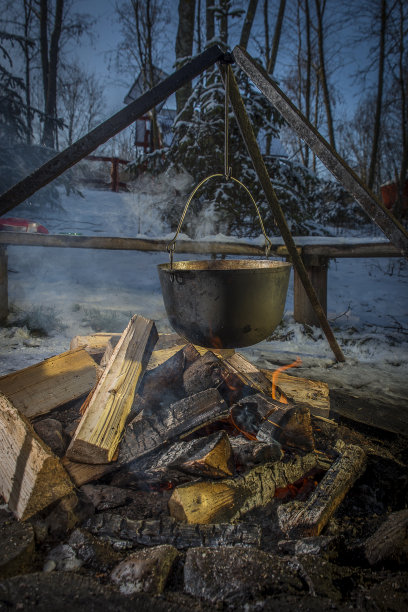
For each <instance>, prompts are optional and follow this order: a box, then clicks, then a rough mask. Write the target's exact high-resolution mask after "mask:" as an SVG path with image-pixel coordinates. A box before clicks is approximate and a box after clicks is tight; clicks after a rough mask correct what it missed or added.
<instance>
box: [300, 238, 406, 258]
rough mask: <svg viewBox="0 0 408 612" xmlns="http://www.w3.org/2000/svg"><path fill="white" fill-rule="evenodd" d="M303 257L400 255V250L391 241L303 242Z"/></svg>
mask: <svg viewBox="0 0 408 612" xmlns="http://www.w3.org/2000/svg"><path fill="white" fill-rule="evenodd" d="M302 255H303V257H327V258H328V259H336V258H342V257H401V250H400V249H399V248H398V247H396V246H394V245H393V244H391V242H371V243H370V242H366V243H364V242H361V243H359V244H347V243H346V242H344V243H343V244H305V245H304V246H303V248H302Z"/></svg>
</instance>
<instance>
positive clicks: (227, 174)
mask: <svg viewBox="0 0 408 612" xmlns="http://www.w3.org/2000/svg"><path fill="white" fill-rule="evenodd" d="M230 70H231V67H230V66H227V70H226V71H225V101H224V174H220V173H218V172H217V173H215V174H211V175H210V176H207V177H206V178H205V179H203V180H202V181H201V182H200V183H199V184H198V185H197V186H196V187H195V188H194V189H193V191H192V192H191V194H190V196H189V198H188V200H187V202H186V205H185V206H184V210H183V212H182V215H181V217H180V221H179V223H178V226H177V230H176V233H175V234H174V236H173V239H172V240H171V242H169V244H168V245H167V251H168V253H169V256H170V270H173V260H174V252H175V250H176V240H177V236H178V235H179V233H180V230H181V226H182V225H183V222H184V218H185V216H186V214H187V210H188V207H189V206H190V203H191V200H192V199H193V197H194V196H195V194H196V192H197V191H198V190H199V189H200V187H201V186H202V185H204V183H206V182H207V181H209V180H210V179H212V178H215V177H224V179H225V180H227V181H233V182H234V183H237V184H238V185H240V186H241V187H243V188H244V189H245V191H246V192H247V194H248V195H249V197H250V199H251V201H252V203H253V205H254V206H255V210H256V212H257V215H258V219H259V224H260V226H261V230H262V233H263V235H264V238H265V256H266V257H268V256H269V252H270V250H271V247H272V242H271V241H270V240H269V238H268V236H267V235H266V232H265V227H264V224H263V221H262V217H261V213H260V211H259V208H258V205H257V203H256V201H255V199H254V197H253V196H252V194H251V192H250V191H249V190H248V188H247V187H245V185H244V184H243V183H241V181H239V180H238V179H236V178H235V177H233V176H232V168H231V167H230V165H229V144H228V141H229V116H228V110H229V71H230Z"/></svg>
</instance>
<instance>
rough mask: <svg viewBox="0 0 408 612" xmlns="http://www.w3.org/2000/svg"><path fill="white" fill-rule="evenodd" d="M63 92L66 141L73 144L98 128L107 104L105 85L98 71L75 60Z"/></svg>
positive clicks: (67, 71)
mask: <svg viewBox="0 0 408 612" xmlns="http://www.w3.org/2000/svg"><path fill="white" fill-rule="evenodd" d="M59 91H60V108H61V113H62V114H63V120H64V124H65V126H66V141H67V145H71V144H72V143H73V142H74V141H75V140H77V139H78V138H80V137H81V136H83V135H84V134H86V133H87V132H89V131H90V130H91V129H92V128H93V127H95V125H96V123H97V121H98V120H99V119H100V118H101V116H102V112H103V109H104V106H105V102H104V95H103V87H102V86H101V85H100V83H99V82H98V80H97V78H96V77H95V75H94V74H91V73H88V72H86V71H85V70H84V69H83V68H81V66H79V65H78V64H77V63H73V64H71V65H70V66H67V67H65V69H64V71H63V74H62V75H61V84H60V87H59Z"/></svg>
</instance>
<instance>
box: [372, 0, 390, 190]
mask: <svg viewBox="0 0 408 612" xmlns="http://www.w3.org/2000/svg"><path fill="white" fill-rule="evenodd" d="M386 29H387V0H381V6H380V31H379V41H378V42H379V45H378V49H379V51H378V77H377V96H376V98H377V99H376V106H375V116H374V131H373V139H372V148H371V158H370V168H369V171H368V177H367V185H368V187H369V188H370V189H372V188H373V185H374V178H375V170H376V164H377V159H378V149H379V142H380V131H381V116H382V106H383V90H384V65H385V54H386V51H385V37H386Z"/></svg>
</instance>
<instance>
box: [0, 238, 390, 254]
mask: <svg viewBox="0 0 408 612" xmlns="http://www.w3.org/2000/svg"><path fill="white" fill-rule="evenodd" d="M311 240H313V239H311ZM336 243H337V244H336ZM167 244H168V240H159V239H156V238H119V237H116V236H69V235H59V234H56V235H54V234H25V233H21V232H1V233H0V245H3V246H6V245H13V246H42V247H62V248H74V249H106V250H112V251H160V252H163V251H164V252H166V251H167ZM297 250H298V252H299V253H301V254H302V255H303V257H326V258H328V259H335V258H337V257H338V258H342V257H401V252H400V250H399V249H398V247H396V246H394V245H393V244H391V243H390V242H361V243H358V244H351V243H350V244H348V243H347V242H346V241H345V242H343V243H342V242H338V240H337V239H335V238H334V239H333V244H320V243H316V244H303V245H297ZM177 253H202V254H206V253H207V254H209V255H210V254H220V255H255V256H257V255H259V256H261V257H262V256H263V255H264V253H265V250H264V247H263V246H257V245H255V244H250V243H247V242H218V241H216V242H212V241H210V240H208V241H207V240H204V241H198V240H178V241H177ZM271 255H274V256H276V257H287V256H288V250H287V248H286V246H285V245H283V244H272V250H271Z"/></svg>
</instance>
